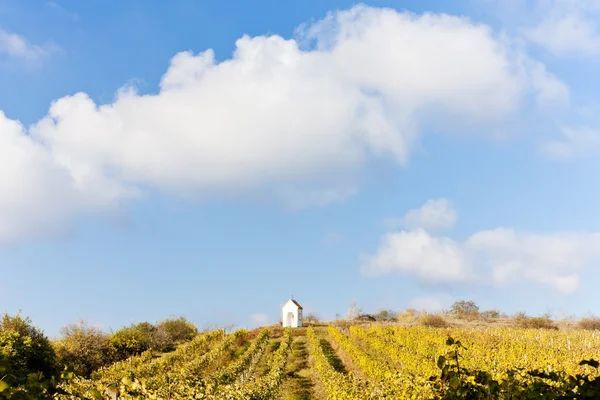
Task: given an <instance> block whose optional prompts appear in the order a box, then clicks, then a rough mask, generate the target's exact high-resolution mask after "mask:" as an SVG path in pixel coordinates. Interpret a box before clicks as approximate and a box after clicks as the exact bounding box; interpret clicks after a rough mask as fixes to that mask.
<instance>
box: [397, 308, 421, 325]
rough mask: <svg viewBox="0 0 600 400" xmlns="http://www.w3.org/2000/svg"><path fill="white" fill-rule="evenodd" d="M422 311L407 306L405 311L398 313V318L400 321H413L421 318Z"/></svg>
mask: <svg viewBox="0 0 600 400" xmlns="http://www.w3.org/2000/svg"><path fill="white" fill-rule="evenodd" d="M419 316H420V313H419V312H418V311H417V310H415V309H414V308H407V309H406V310H405V311H404V312H400V313H398V315H397V317H396V320H397V321H398V322H407V323H413V322H416V321H417V320H418V319H419Z"/></svg>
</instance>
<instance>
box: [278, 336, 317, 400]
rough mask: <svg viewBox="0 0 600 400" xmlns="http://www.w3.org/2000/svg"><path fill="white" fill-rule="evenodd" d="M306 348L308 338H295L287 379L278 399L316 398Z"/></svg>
mask: <svg viewBox="0 0 600 400" xmlns="http://www.w3.org/2000/svg"><path fill="white" fill-rule="evenodd" d="M306 346H307V344H306V336H297V337H295V338H294V341H293V342H292V352H291V354H290V359H289V361H288V363H287V367H286V370H287V371H286V373H287V377H286V379H285V380H284V381H283V383H282V385H281V391H280V392H279V396H278V397H277V398H278V399H279V400H309V399H312V398H313V397H314V395H313V382H312V379H311V370H310V366H309V365H308V350H307V348H306Z"/></svg>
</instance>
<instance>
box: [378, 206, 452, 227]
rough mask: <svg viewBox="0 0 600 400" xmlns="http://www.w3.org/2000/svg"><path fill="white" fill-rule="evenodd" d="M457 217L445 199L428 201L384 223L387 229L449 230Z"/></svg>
mask: <svg viewBox="0 0 600 400" xmlns="http://www.w3.org/2000/svg"><path fill="white" fill-rule="evenodd" d="M457 218H458V216H457V213H456V211H455V210H454V208H453V207H452V204H451V203H450V202H449V201H448V200H447V199H443V198H442V199H436V200H428V201H427V202H426V203H425V204H423V205H422V206H421V207H420V208H418V209H414V210H409V211H408V212H407V213H406V214H404V217H402V218H397V217H392V218H388V219H386V220H385V221H384V224H385V225H386V226H387V227H388V228H389V229H398V228H400V227H405V228H422V229H425V230H427V231H438V230H443V229H449V228H452V227H453V226H454V224H455V223H456V220H457Z"/></svg>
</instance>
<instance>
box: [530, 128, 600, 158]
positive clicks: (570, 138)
mask: <svg viewBox="0 0 600 400" xmlns="http://www.w3.org/2000/svg"><path fill="white" fill-rule="evenodd" d="M542 151H543V152H544V153H546V154H548V155H550V156H552V157H557V158H572V157H575V156H579V155H587V154H598V153H600V130H598V129H591V128H572V127H563V128H562V137H561V138H559V139H553V140H549V141H547V142H546V143H544V144H543V145H542Z"/></svg>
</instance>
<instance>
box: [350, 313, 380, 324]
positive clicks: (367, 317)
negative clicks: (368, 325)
mask: <svg viewBox="0 0 600 400" xmlns="http://www.w3.org/2000/svg"><path fill="white" fill-rule="evenodd" d="M355 320H356V321H361V322H374V321H376V320H377V319H376V318H375V316H373V315H371V314H360V315H359V316H357V317H356V318H355Z"/></svg>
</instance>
